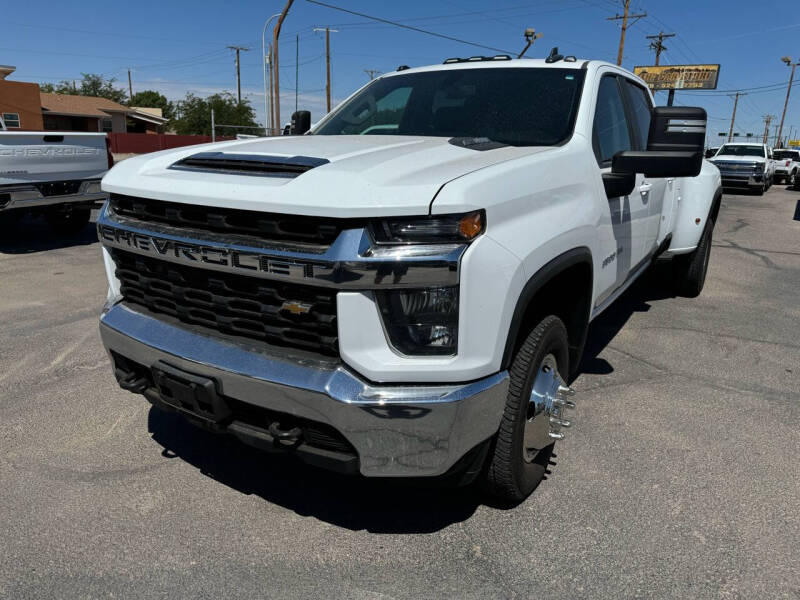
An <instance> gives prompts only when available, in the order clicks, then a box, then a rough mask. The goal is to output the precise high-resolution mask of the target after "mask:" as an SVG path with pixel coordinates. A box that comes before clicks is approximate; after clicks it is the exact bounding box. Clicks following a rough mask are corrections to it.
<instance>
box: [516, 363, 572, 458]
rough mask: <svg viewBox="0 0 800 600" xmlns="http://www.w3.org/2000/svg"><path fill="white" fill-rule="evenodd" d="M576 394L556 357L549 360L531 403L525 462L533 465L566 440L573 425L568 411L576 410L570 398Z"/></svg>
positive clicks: (542, 368)
mask: <svg viewBox="0 0 800 600" xmlns="http://www.w3.org/2000/svg"><path fill="white" fill-rule="evenodd" d="M574 393H575V392H574V391H573V390H572V389H571V388H569V387H567V385H566V382H565V381H564V379H563V378H562V377H561V375H560V374H559V372H558V364H557V363H556V358H555V356H553V355H552V354H548V355H547V356H545V357H544V359H542V362H541V364H540V365H539V368H538V370H537V372H536V377H535V379H534V380H533V387H532V388H531V395H530V399H529V401H528V413H527V418H526V421H525V431H524V435H523V439H522V444H523V458H524V459H525V462H531V461H533V459H534V458H536V455H537V454H538V453H539V452H540V451H541V450H544V449H545V448H546V447H547V446H549V445H550V444H552V443H553V442H555V441H556V440H561V439H563V438H564V433H563V432H562V431H561V430H562V429H566V428H568V427H570V426H571V425H572V422H571V421H569V420H567V419H566V418H565V414H564V413H565V410H566V409H573V408H575V403H574V402H572V401H571V400H568V399H567V398H568V397H569V396H572V395H573V394H574Z"/></svg>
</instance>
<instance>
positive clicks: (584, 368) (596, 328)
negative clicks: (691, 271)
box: [573, 262, 676, 379]
mask: <svg viewBox="0 0 800 600" xmlns="http://www.w3.org/2000/svg"><path fill="white" fill-rule="evenodd" d="M671 269H672V264H671V263H670V262H663V263H656V264H654V265H653V266H652V267H651V268H650V269H648V270H647V271H646V272H645V273H644V274H643V275H642V276H641V277H640V278H639V279H637V280H636V281H635V282H634V283H633V284H631V287H630V288H628V289H627V290H625V293H623V294H622V295H621V296H620V297H619V298H617V300H616V301H615V302H614V303H613V304H611V306H609V307H608V308H607V309H606V310H605V311H603V313H602V314H601V315H600V316H598V317H597V318H596V319H595V320H594V321H592V323H591V325H589V333H588V335H587V338H586V347H585V348H584V350H583V357H582V358H581V364H580V366H579V367H578V371H577V373H576V374H575V375H574V377H573V379H575V378H577V377H578V376H579V375H581V374H583V373H586V374H590V375H608V374H610V373H613V372H614V367H613V365H611V364H610V363H609V362H608V361H607V360H606V359H605V358H602V357H601V356H600V354H601V353H602V352H603V350H604V349H605V348H606V346H608V345H609V344H610V343H611V341H612V340H613V339H614V338H615V337H616V336H617V334H618V333H619V332H620V331H621V330H622V328H623V327H624V326H625V324H626V323H627V322H628V320H629V319H630V318H631V316H632V315H633V314H634V313H637V312H647V311H649V310H650V303H651V302H652V301H655V300H666V299H668V298H674V297H675V296H676V294H675V292H674V291H673V290H672V288H671V287H670V286H669V282H670V281H671V280H672V273H671Z"/></svg>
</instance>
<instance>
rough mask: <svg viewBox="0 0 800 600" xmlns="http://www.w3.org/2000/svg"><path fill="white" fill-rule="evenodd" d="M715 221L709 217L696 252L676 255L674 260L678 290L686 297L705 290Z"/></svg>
mask: <svg viewBox="0 0 800 600" xmlns="http://www.w3.org/2000/svg"><path fill="white" fill-rule="evenodd" d="M713 230H714V222H713V221H712V220H710V219H709V221H708V223H707V224H706V228H705V230H704V231H703V235H702V236H701V237H700V242H699V243H698V244H697V248H695V250H694V252H691V253H689V254H681V255H679V256H676V257H675V258H674V259H673V261H672V268H673V277H674V281H675V284H676V288H677V292H678V294H680V295H681V296H684V297H686V298H697V296H699V295H700V292H702V291H703V286H705V283H706V274H707V273H708V262H709V259H710V258H711V238H712V232H713Z"/></svg>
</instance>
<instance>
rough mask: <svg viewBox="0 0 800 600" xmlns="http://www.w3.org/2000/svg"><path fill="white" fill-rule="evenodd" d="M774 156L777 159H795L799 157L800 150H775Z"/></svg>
mask: <svg viewBox="0 0 800 600" xmlns="http://www.w3.org/2000/svg"><path fill="white" fill-rule="evenodd" d="M775 158H777V159H778V160H787V159H788V160H797V159H798V158H800V152H798V151H797V150H775Z"/></svg>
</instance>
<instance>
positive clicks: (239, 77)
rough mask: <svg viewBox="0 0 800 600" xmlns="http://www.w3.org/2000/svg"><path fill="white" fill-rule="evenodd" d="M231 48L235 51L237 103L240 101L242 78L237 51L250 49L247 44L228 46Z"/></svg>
mask: <svg viewBox="0 0 800 600" xmlns="http://www.w3.org/2000/svg"><path fill="white" fill-rule="evenodd" d="M228 48H230V49H231V50H234V51H235V52H236V97H237V98H238V99H239V104H241V103H242V79H241V75H240V73H241V69H240V64H239V52H241V51H242V50H244V51H245V52H247V51H248V50H250V48H248V47H247V46H228Z"/></svg>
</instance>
